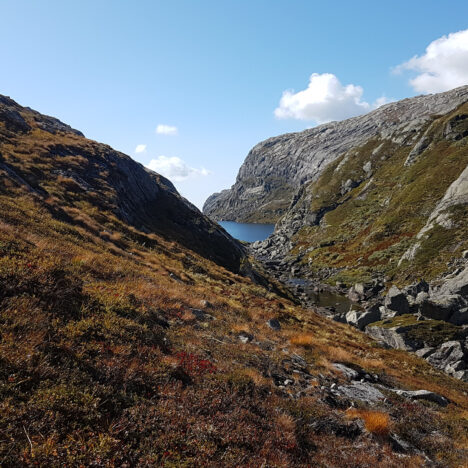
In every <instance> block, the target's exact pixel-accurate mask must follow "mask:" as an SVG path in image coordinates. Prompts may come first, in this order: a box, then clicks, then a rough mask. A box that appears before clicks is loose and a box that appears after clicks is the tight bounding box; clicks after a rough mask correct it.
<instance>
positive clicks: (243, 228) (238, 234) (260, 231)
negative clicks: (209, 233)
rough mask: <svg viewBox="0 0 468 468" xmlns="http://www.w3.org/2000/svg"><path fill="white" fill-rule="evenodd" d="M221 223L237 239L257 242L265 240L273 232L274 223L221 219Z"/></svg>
mask: <svg viewBox="0 0 468 468" xmlns="http://www.w3.org/2000/svg"><path fill="white" fill-rule="evenodd" d="M219 224H221V226H223V228H224V229H226V231H227V232H229V234H231V236H232V237H235V238H236V239H239V240H242V241H246V242H255V241H258V240H264V239H266V238H267V237H268V236H270V235H271V234H272V233H273V229H274V228H275V225H274V224H252V223H236V222H234V221H220V222H219Z"/></svg>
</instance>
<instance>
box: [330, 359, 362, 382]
mask: <svg viewBox="0 0 468 468" xmlns="http://www.w3.org/2000/svg"><path fill="white" fill-rule="evenodd" d="M332 366H333V367H334V368H335V369H336V370H338V371H340V372H341V373H342V374H343V375H344V376H345V377H346V378H347V379H348V380H357V379H358V378H359V372H358V371H356V370H354V369H351V368H350V367H348V366H345V365H344V364H341V363H339V362H334V363H333V364H332Z"/></svg>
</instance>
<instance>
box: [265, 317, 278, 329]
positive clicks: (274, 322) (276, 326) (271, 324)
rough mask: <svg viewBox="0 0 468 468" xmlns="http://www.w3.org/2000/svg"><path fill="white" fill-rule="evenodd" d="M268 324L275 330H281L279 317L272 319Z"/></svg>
mask: <svg viewBox="0 0 468 468" xmlns="http://www.w3.org/2000/svg"><path fill="white" fill-rule="evenodd" d="M266 324H267V325H268V326H269V327H270V328H271V329H273V330H281V324H280V323H279V320H278V319H270V320H268V321H267V322H266Z"/></svg>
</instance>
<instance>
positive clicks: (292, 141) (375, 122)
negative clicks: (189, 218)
mask: <svg viewBox="0 0 468 468" xmlns="http://www.w3.org/2000/svg"><path fill="white" fill-rule="evenodd" d="M467 100H468V86H464V87H461V88H458V89H454V90H452V91H448V92H446V93H440V94H434V95H428V96H418V97H415V98H411V99H404V100H402V101H399V102H394V103H390V104H387V105H385V106H382V107H380V108H378V109H377V110H375V111H373V112H370V113H369V114H366V115H363V116H359V117H354V118H351V119H348V120H344V121H342V122H331V123H327V124H324V125H320V126H318V127H315V128H312V129H309V130H305V131H303V132H300V133H290V134H286V135H280V136H278V137H274V138H270V139H268V140H265V141H263V142H261V143H259V144H258V145H256V146H255V147H254V148H253V149H252V150H251V151H250V152H249V154H248V155H247V158H246V159H245V162H244V163H243V165H242V166H241V168H240V170H239V174H238V176H237V179H236V183H235V184H234V185H233V187H232V188H231V189H229V190H224V191H222V192H221V193H218V194H213V195H212V196H211V197H209V198H208V200H207V201H206V203H205V205H204V207H203V211H204V213H205V214H207V215H208V216H210V217H211V218H213V219H216V220H232V221H239V222H276V221H277V220H278V219H279V218H280V217H281V216H282V215H283V214H284V213H285V212H286V211H287V209H288V207H289V205H290V203H291V200H292V198H293V195H294V194H295V193H296V192H297V191H298V190H299V189H300V187H302V186H303V185H304V184H306V183H307V182H311V181H314V180H317V178H318V177H319V175H320V174H321V173H322V172H323V170H324V169H325V167H326V166H327V165H328V164H329V163H331V162H332V161H334V160H336V159H337V158H338V157H340V156H343V155H344V154H345V153H346V152H348V151H351V150H352V149H353V148H359V147H362V146H363V145H365V144H366V143H367V142H368V141H369V140H371V139H376V140H381V141H382V142H383V141H387V142H391V143H393V144H395V145H398V146H402V147H406V148H408V151H409V150H410V149H411V148H412V147H413V146H414V145H415V143H416V142H417V141H418V140H419V139H420V138H421V132H424V131H425V130H426V128H427V127H428V125H429V124H430V123H431V122H432V121H433V119H434V118H435V117H436V116H437V115H442V114H447V113H448V112H450V111H452V110H453V109H455V108H456V107H458V106H459V105H461V104H462V103H464V102H466V101H467ZM421 145H424V143H423V142H422V143H421ZM421 147H422V146H421ZM421 147H420V148H421Z"/></svg>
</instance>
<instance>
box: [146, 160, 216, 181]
mask: <svg viewBox="0 0 468 468" xmlns="http://www.w3.org/2000/svg"><path fill="white" fill-rule="evenodd" d="M147 167H148V168H149V169H151V170H152V171H155V172H158V173H159V174H161V175H163V176H164V177H167V178H168V179H170V180H171V181H173V182H182V181H184V180H187V179H192V178H194V177H200V176H207V175H209V174H210V171H208V170H206V169H205V168H203V167H202V168H200V169H196V168H194V167H190V166H188V165H187V163H186V162H185V161H183V160H182V159H180V158H178V157H177V156H172V157H167V156H158V157H157V158H156V159H152V160H151V161H150V162H149V163H148V165H147Z"/></svg>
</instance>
